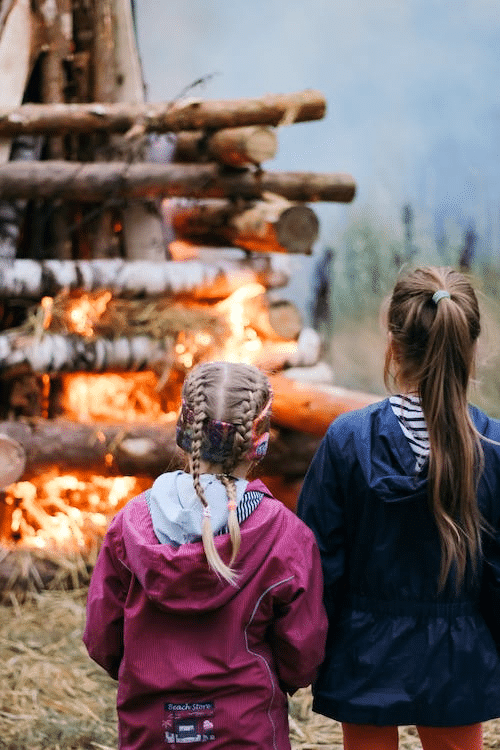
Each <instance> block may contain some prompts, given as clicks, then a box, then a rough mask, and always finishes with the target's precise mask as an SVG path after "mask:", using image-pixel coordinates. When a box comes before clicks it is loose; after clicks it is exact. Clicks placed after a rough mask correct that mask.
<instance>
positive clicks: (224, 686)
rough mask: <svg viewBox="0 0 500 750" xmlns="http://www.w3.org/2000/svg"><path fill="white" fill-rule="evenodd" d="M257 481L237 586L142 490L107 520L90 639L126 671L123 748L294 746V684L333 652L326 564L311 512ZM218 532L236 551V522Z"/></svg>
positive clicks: (121, 690)
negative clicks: (307, 518) (173, 535)
mask: <svg viewBox="0 0 500 750" xmlns="http://www.w3.org/2000/svg"><path fill="white" fill-rule="evenodd" d="M250 490H253V491H255V490H257V491H262V492H263V493H264V497H263V499H262V500H261V502H260V504H259V505H258V507H257V508H256V509H255V510H254V511H253V513H252V514H251V515H250V516H249V517H248V518H247V519H246V520H245V521H244V522H243V523H242V524H241V549H240V552H239V554H238V558H237V564H236V569H237V570H238V572H239V579H238V587H237V588H235V587H233V586H231V585H229V584H227V583H226V582H225V581H220V580H218V578H217V577H216V576H215V575H214V573H213V572H211V571H210V570H209V568H208V566H207V563H206V558H205V554H204V551H203V547H202V544H201V542H198V541H195V542H191V543H188V544H181V545H180V546H178V547H176V546H174V545H171V544H160V543H159V542H158V540H157V538H156V536H155V534H154V531H153V526H152V521H151V516H150V512H149V509H148V505H147V503H146V500H145V496H144V494H142V495H139V496H138V497H136V498H134V499H133V500H131V501H130V502H129V503H128V504H127V505H126V506H125V507H124V508H123V510H121V511H120V512H119V513H118V514H117V515H116V516H115V518H114V519H113V521H112V523H111V525H110V527H109V530H108V532H107V535H106V537H105V540H104V542H103V545H102V548H101V551H100V554H99V558H98V560H97V564H96V567H95V570H94V573H93V576H92V580H91V583H90V588H89V595H88V604H87V623H86V627H85V633H84V642H85V645H86V647H87V649H88V652H89V654H90V656H91V657H92V658H93V659H94V660H95V661H96V662H97V663H98V664H100V665H101V666H102V667H104V669H105V670H106V671H107V672H108V673H109V674H110V675H111V676H112V677H114V678H115V679H118V696H117V706H118V717H119V737H120V748H121V750H139V748H140V749H141V750H146V748H147V750H155V749H156V748H176V747H177V746H178V745H179V744H185V743H196V747H199V746H200V747H201V748H203V747H206V748H207V750H208V749H209V748H210V750H212V749H215V748H226V749H229V748H231V750H234V748H236V747H244V748H249V749H250V748H253V749H254V750H257V749H258V750H267V749H268V748H269V750H290V742H289V738H288V734H289V732H288V711H287V697H286V692H289V693H293V692H294V691H295V690H296V689H297V688H299V687H304V686H306V685H308V684H309V683H310V682H311V681H312V680H313V679H314V677H315V675H316V670H317V667H318V666H319V664H320V662H321V661H322V658H323V654H324V646H325V638H326V627H327V624H326V616H325V613H324V609H323V604H322V592H323V584H322V573H321V566H320V561H319V553H318V550H317V547H316V543H315V541H314V537H313V535H312V533H311V532H310V531H309V529H308V528H307V527H306V526H305V524H303V523H302V521H300V520H299V519H298V518H297V516H295V514H294V513H292V512H291V511H289V510H288V509H287V508H286V507H285V506H284V505H282V504H281V503H280V502H278V501H277V500H275V499H274V498H273V497H272V496H271V495H270V493H269V490H267V488H266V487H265V486H264V485H263V484H262V483H261V482H260V481H254V482H251V483H250V484H249V485H248V488H247V491H250ZM215 544H216V546H217V548H218V550H219V552H220V553H221V555H222V557H223V559H228V558H229V551H230V540H229V536H228V534H222V535H220V536H217V537H215ZM205 743H206V744H205Z"/></svg>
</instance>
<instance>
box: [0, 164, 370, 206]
mask: <svg viewBox="0 0 500 750" xmlns="http://www.w3.org/2000/svg"><path fill="white" fill-rule="evenodd" d="M355 191H356V186H355V182H354V179H353V178H352V177H351V175H348V174H343V173H317V172H258V171H250V170H244V171H234V172H233V171H231V172H226V171H224V170H222V169H221V168H220V167H219V166H218V165H217V164H199V165H198V164H196V165H195V164H186V165H179V164H177V165H176V164H156V163H149V162H148V163H136V164H127V163H122V162H108V163H93V162H92V163H81V162H65V161H39V162H30V163H16V164H0V197H1V198H55V197H58V198H65V199H67V200H73V201H78V202H81V201H95V202H98V201H102V200H103V198H106V199H108V200H116V201H117V202H119V201H121V200H122V199H124V198H141V197H142V198H148V197H149V198H150V197H152V196H159V195H163V196H184V197H191V198H203V197H207V198H228V197H229V198H230V197H241V198H246V199H255V198H260V197H262V195H263V194H265V193H274V194H277V195H281V196H283V197H284V198H287V199H288V200H291V201H297V202H304V203H308V202H312V201H334V202H339V203H349V202H350V201H352V200H353V198H354V195H355Z"/></svg>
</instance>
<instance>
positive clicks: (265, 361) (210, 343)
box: [0, 283, 297, 556]
mask: <svg viewBox="0 0 500 750" xmlns="http://www.w3.org/2000/svg"><path fill="white" fill-rule="evenodd" d="M264 293H265V287H263V286H262V285H261V284H258V283H246V284H244V285H243V286H241V287H240V288H238V289H237V290H236V291H235V292H233V293H232V294H231V295H230V296H228V297H226V298H225V299H223V300H219V301H217V302H215V303H212V304H209V303H202V302H198V301H193V300H192V299H190V300H188V304H187V303H186V302H185V301H177V302H175V303H172V301H171V300H170V301H168V302H165V301H162V300H161V299H156V300H151V299H149V300H148V301H147V302H144V301H140V300H126V299H123V298H114V297H113V296H112V295H111V294H110V293H109V292H96V293H85V294H79V295H73V294H68V293H61V294H60V295H58V296H56V297H54V298H52V297H44V298H43V299H42V301H41V304H40V306H39V307H38V308H36V311H35V312H34V313H33V314H32V315H31V316H30V317H28V319H27V322H26V324H25V326H24V327H23V330H22V331H20V330H19V329H16V331H15V334H12V337H11V339H10V345H11V347H12V348H13V350H15V339H16V337H17V339H21V338H22V339H23V344H24V349H23V351H26V346H25V344H26V340H27V339H29V338H30V337H31V338H32V339H33V341H34V342H37V344H38V349H37V351H38V354H37V356H38V360H35V359H32V360H31V361H30V362H26V363H23V362H20V360H19V357H18V358H17V360H16V361H15V365H14V364H13V367H14V366H15V367H16V368H17V369H18V370H20V371H21V372H22V371H23V365H25V364H26V365H29V368H28V369H31V371H33V370H34V369H35V368H34V363H36V362H38V368H39V372H41V373H42V374H41V376H38V377H39V382H41V384H42V387H41V393H42V407H41V408H42V410H41V413H40V416H41V417H42V418H44V420H43V422H42V425H43V426H41V425H40V424H37V425H36V428H38V429H49V427H48V426H49V425H50V429H51V430H52V432H51V435H50V436H47V435H45V437H44V438H43V439H42V440H41V443H43V448H42V447H40V448H39V449H38V452H37V449H33V451H32V452H33V453H34V454H36V456H37V458H36V460H35V459H33V460H34V465H33V466H32V467H31V469H30V466H29V460H28V467H27V469H28V470H27V472H26V474H25V476H24V477H23V481H19V482H16V483H14V484H11V485H9V486H8V487H6V488H5V489H4V491H3V494H4V502H3V503H2V504H1V505H0V507H1V508H2V515H1V516H0V545H1V548H3V550H4V551H7V550H18V549H28V550H38V551H45V552H51V551H53V552H57V553H64V554H68V553H70V554H71V553H78V554H81V555H86V556H88V555H89V554H91V553H92V550H95V549H97V547H98V544H99V541H100V539H101V538H102V536H103V535H104V533H105V531H106V528H107V526H108V524H109V521H110V520H111V518H112V517H113V515H114V514H115V513H116V512H117V510H118V509H119V508H120V507H122V505H123V504H125V503H126V502H127V501H128V500H129V499H130V498H131V497H133V496H134V495H136V494H138V493H139V492H141V491H142V490H144V489H146V488H147V487H148V486H150V485H151V482H152V477H153V476H155V475H156V474H157V473H160V472H161V471H165V470H168V469H171V468H174V467H175V468H177V467H178V466H179V465H180V457H179V453H178V451H177V449H176V447H175V421H176V417H177V411H178V406H179V401H180V388H181V384H182V381H183V379H184V376H185V373H186V372H187V371H188V370H189V369H190V368H191V367H192V366H193V365H195V364H196V363H198V362H200V361H204V360H207V359H223V360H228V361H244V362H249V363H254V364H257V365H258V366H261V367H263V369H266V370H267V371H270V372H272V371H273V370H276V369H282V367H283V364H284V362H286V360H287V358H289V357H291V356H293V355H294V353H295V352H296V351H297V341H296V340H287V339H285V338H284V337H283V336H281V335H280V334H279V333H277V332H276V330H275V329H274V328H273V326H272V325H271V322H270V316H269V303H268V302H267V300H266V297H265V294H264ZM6 335H7V336H8V335H10V334H9V332H6V334H0V340H1V339H2V337H3V336H6ZM123 336H126V337H127V338H131V337H133V336H136V337H143V338H148V339H150V340H151V341H155V342H156V347H157V349H156V352H155V354H154V357H153V358H152V360H151V361H147V360H145V361H143V362H135V363H133V364H132V365H131V364H130V363H128V364H127V366H126V371H124V370H125V368H124V367H123V366H121V363H120V359H119V357H118V356H117V357H116V358H115V359H114V360H113V359H112V354H113V351H112V347H113V343H116V342H118V341H120V338H121V337H123ZM103 338H104V339H106V340H107V341H108V342H109V347H108V351H109V353H110V354H109V356H110V358H111V359H109V360H108V361H103V362H102V367H101V369H102V370H103V372H102V373H99V372H96V370H97V369H98V368H97V367H96V361H95V359H94V361H93V362H91V361H90V359H89V368H88V369H89V370H91V371H89V372H82V371H81V369H82V360H81V361H80V365H79V371H77V372H70V370H71V362H73V361H74V360H73V359H72V358H71V356H70V355H69V354H67V355H66V354H65V353H64V346H65V345H66V346H67V347H69V348H70V349H71V346H70V343H69V342H77V344H78V346H79V347H88V348H90V347H92V345H96V344H97V342H99V340H101V339H103ZM50 345H53V346H54V347H55V348H56V351H55V352H54V351H51V349H50ZM75 345H76V344H75ZM40 352H42V353H43V352H45V356H46V360H45V361H44V360H43V357H42V355H41V354H40ZM87 352H88V349H87ZM159 352H160V354H158V353H159ZM58 363H59V364H58ZM31 377H33V375H31ZM13 392H14V393H15V389H14V391H13ZM17 398H18V401H19V402H20V401H22V398H21V395H19V393H18V396H17ZM61 420H63V425H64V427H63V428H61V430H60V434H59V436H58V437H59V438H60V439H62V441H63V442H62V445H60V444H58V445H56V444H55V442H51V441H55V437H54V435H55V434H56V431H57V426H58V424H59V423H60V422H61ZM64 420H67V421H66V422H64ZM69 425H72V426H73V428H74V431H73V438H69V437H68V436H69V435H71V434H72V433H71V431H70V430H69ZM134 426H135V432H134ZM27 429H28V427H27ZM64 440H66V441H68V442H67V443H66V444H64ZM78 441H80V442H78ZM32 442H33V443H34V442H36V441H35V440H33V441H32ZM158 445H161V449H159V448H158ZM51 446H52V447H51ZM155 450H156V451H157V453H158V450H160V455H159V456H158V455H156V458H155ZM43 451H46V452H47V455H45V456H41V453H42V452H43ZM79 451H80V453H81V455H80V456H78V455H77V454H78V452H79ZM162 451H164V452H163V453H162ZM58 454H59V455H58ZM70 454H71V455H70ZM131 456H132V457H131ZM65 460H68V461H69V462H70V463H71V461H72V462H73V464H74V467H75V468H73V469H72V470H71V471H70V472H69V471H60V470H59V469H58V468H57V465H58V463H61V464H63V463H64V461H65ZM127 461H128V463H127ZM131 461H132V462H135V463H134V465H133V470H132V471H131V472H130V473H129V474H128V475H127V472H126V471H124V467H125V469H126V467H127V466H128V465H130V462H131ZM141 461H143V464H142V463H141ZM51 462H52V465H50V463H51ZM155 462H156V463H155ZM142 465H143V466H144V468H145V470H144V472H143V473H141V471H140V470H138V469H137V467H138V466H139V467H140V466H142Z"/></svg>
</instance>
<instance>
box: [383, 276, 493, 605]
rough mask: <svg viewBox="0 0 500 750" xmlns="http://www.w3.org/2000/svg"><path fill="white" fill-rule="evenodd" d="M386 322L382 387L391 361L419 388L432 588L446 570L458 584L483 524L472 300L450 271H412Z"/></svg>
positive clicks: (473, 557) (402, 378)
mask: <svg viewBox="0 0 500 750" xmlns="http://www.w3.org/2000/svg"><path fill="white" fill-rule="evenodd" d="M388 326H389V331H390V332H391V335H392V339H393V346H392V347H391V349H390V350H388V353H387V355H386V365H385V372H384V375H385V380H386V384H387V383H388V379H389V370H390V366H391V364H392V359H393V358H397V362H396V375H395V380H396V382H397V383H398V384H399V385H403V386H406V387H408V386H410V387H411V388H412V389H413V390H416V391H417V392H418V394H419V396H420V399H421V405H422V410H423V413H424V417H425V421H426V425H427V430H428V434H429V444H430V452H429V468H428V487H429V495H428V496H429V505H430V508H431V511H432V513H433V516H434V519H435V522H436V526H437V530H438V533H439V538H440V543H441V569H440V573H439V579H438V590H442V589H443V587H444V585H445V583H446V581H447V579H448V577H449V575H450V571H451V570H452V568H453V569H454V571H455V580H456V586H457V588H458V587H459V586H460V584H461V583H462V582H463V580H464V577H465V571H466V567H467V564H468V563H470V564H471V566H472V571H473V572H474V571H475V570H476V568H477V562H478V559H479V557H480V554H481V532H482V529H483V528H484V523H483V520H482V518H481V514H480V511H479V508H478V504H477V484H478V481H479V477H480V475H481V472H482V469H483V462H484V458H483V450H482V446H481V442H480V436H479V434H478V432H477V430H476V428H475V426H474V424H473V422H472V419H471V417H470V413H469V407H468V401H467V389H468V384H469V378H470V375H471V373H472V370H473V366H474V353H475V342H476V340H477V338H478V336H479V333H480V316H479V307H478V303H477V298H476V295H475V293H474V290H473V289H472V287H471V285H470V284H469V282H468V280H467V279H466V278H465V276H463V274H461V273H458V272H457V271H455V270H453V269H451V268H446V269H443V268H422V269H417V270H416V271H414V272H413V273H409V274H407V275H406V276H404V277H402V278H401V279H400V280H399V281H398V283H397V284H396V287H395V289H394V292H393V295H392V298H391V302H390V305H389V312H388ZM394 352H397V357H396V355H395V354H394Z"/></svg>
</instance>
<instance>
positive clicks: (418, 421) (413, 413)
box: [389, 393, 430, 472]
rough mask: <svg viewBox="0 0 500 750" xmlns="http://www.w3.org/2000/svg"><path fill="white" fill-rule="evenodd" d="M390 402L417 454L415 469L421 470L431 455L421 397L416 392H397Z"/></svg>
mask: <svg viewBox="0 0 500 750" xmlns="http://www.w3.org/2000/svg"><path fill="white" fill-rule="evenodd" d="M389 402H390V404H391V407H392V410H393V412H394V414H395V415H396V417H397V419H398V422H399V425H400V427H401V430H402V432H403V434H404V435H405V437H406V438H407V440H408V442H409V444H410V448H411V449H412V451H413V454H414V456H415V469H416V471H417V472H419V471H421V469H422V467H423V466H424V464H425V462H426V461H427V458H428V456H429V447H430V446H429V433H428V431H427V425H426V423H425V417H424V413H423V411H422V406H421V404H420V398H419V397H418V396H417V395H414V394H409V393H406V394H396V395H394V396H390V398H389Z"/></svg>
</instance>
